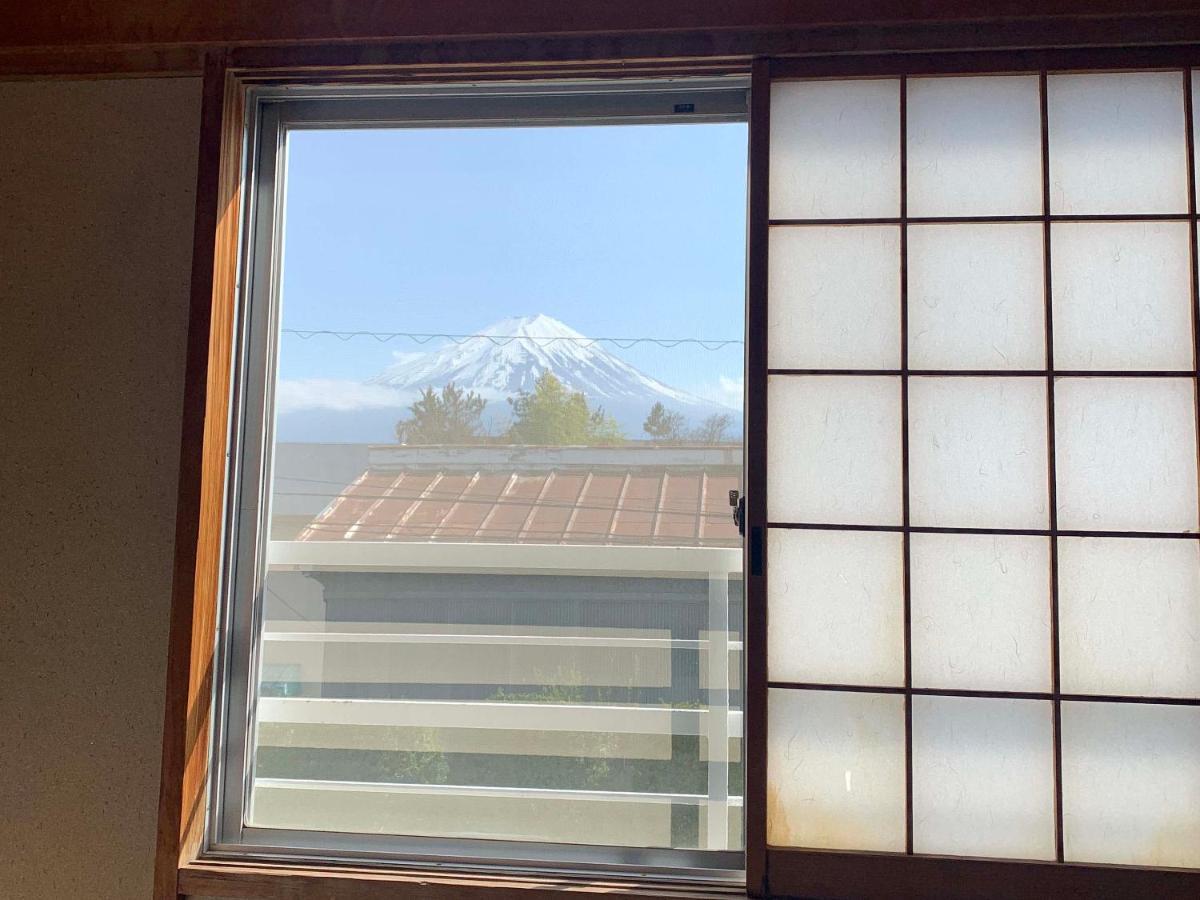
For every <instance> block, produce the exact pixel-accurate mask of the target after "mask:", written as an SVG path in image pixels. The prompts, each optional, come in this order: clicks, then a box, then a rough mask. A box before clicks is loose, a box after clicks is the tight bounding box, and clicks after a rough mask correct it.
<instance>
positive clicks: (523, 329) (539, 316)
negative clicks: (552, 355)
mask: <svg viewBox="0 0 1200 900" xmlns="http://www.w3.org/2000/svg"><path fill="white" fill-rule="evenodd" d="M479 333H480V334H486V335H489V336H495V337H508V336H519V337H530V338H569V339H572V340H586V338H584V336H583V335H582V334H580V333H579V332H578V331H576V330H575V329H574V328H571V327H570V326H569V325H567V324H565V323H563V322H560V321H559V320H558V319H556V318H554V317H553V316H548V315H546V314H545V313H535V314H534V315H532V316H512V317H511V318H508V319H501V320H500V321H499V322H494V323H493V324H491V325H489V326H488V327H487V328H484V329H483V330H482V331H480V332H479Z"/></svg>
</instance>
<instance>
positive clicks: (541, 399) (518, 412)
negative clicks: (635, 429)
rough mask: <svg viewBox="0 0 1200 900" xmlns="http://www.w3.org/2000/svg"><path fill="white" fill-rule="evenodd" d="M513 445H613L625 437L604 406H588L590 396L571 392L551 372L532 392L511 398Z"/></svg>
mask: <svg viewBox="0 0 1200 900" xmlns="http://www.w3.org/2000/svg"><path fill="white" fill-rule="evenodd" d="M508 402H509V403H510V404H512V408H513V423H512V427H511V428H510V429H509V433H508V434H509V440H511V441H512V442H513V443H514V444H552V445H553V444H558V445H561V444H613V443H617V442H619V441H621V440H624V435H623V434H622V433H621V427H620V426H619V425H618V424H617V422H616V420H615V419H613V418H612V416H609V415H608V414H606V413H605V412H604V410H603V409H596V410H594V411H593V410H591V409H588V405H587V399H586V398H585V397H584V396H583V394H581V393H579V392H578V391H568V390H567V388H566V387H565V386H564V385H563V383H562V382H561V381H559V380H558V378H556V377H555V376H554V374H553V373H551V372H545V373H543V374H542V375H541V376H540V377H539V378H538V380H537V381H536V382H535V383H534V385H533V390H532V391H522V392H521V393H520V395H519V396H517V397H515V398H513V397H510V398H509V401H508Z"/></svg>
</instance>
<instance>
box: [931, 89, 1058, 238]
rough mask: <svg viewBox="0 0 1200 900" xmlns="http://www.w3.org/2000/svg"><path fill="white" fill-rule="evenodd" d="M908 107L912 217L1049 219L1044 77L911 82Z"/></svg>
mask: <svg viewBox="0 0 1200 900" xmlns="http://www.w3.org/2000/svg"><path fill="white" fill-rule="evenodd" d="M907 106H908V212H909V214H910V215H914V216H984V215H988V216H1016V215H1038V214H1040V213H1041V211H1042V135H1041V131H1042V126H1041V111H1040V100H1039V97H1038V79H1037V76H1036V75H1016V76H999V77H995V76H985V77H970V78H910V79H909V81H908V99H907Z"/></svg>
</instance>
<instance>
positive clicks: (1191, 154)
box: [746, 48, 1200, 900]
mask: <svg viewBox="0 0 1200 900" xmlns="http://www.w3.org/2000/svg"><path fill="white" fill-rule="evenodd" d="M1197 64H1200V54H1197V53H1194V52H1192V51H1188V50H1184V51H1179V50H1176V49H1171V50H1166V49H1155V48H1137V49H1134V48H1128V49H1114V50H1104V49H1094V50H1092V49H1087V50H1064V51H1054V50H1049V51H1044V50H1030V51H981V52H966V51H964V52H958V53H942V54H913V55H910V56H906V55H904V54H894V55H880V56H868V57H862V58H859V59H851V58H845V57H824V58H816V59H804V58H787V59H785V58H774V59H770V60H768V61H765V62H762V63H761V64H760V65H758V66H756V69H755V75H754V78H755V80H754V84H753V86H752V89H751V90H752V97H754V98H757V100H758V103H757V104H756V105H755V106H754V112H753V114H752V117H751V158H752V160H754V161H755V162H753V163H752V185H755V186H756V187H757V189H758V191H759V192H760V193H761V196H760V195H753V196H752V199H751V223H750V231H751V259H752V261H751V263H750V271H751V273H752V277H753V273H757V274H758V277H759V279H760V280H759V281H758V282H757V283H756V284H754V285H753V286H752V288H751V291H750V298H751V299H750V304H751V317H752V319H753V320H754V322H755V323H756V324H757V326H758V328H757V330H754V329H752V330H751V331H750V334H751V338H750V341H749V343H748V345H747V353H748V356H749V358H750V359H751V360H753V362H752V363H750V364H749V374H748V376H747V386H748V401H747V403H748V407H747V421H748V422H750V421H753V422H756V423H758V424H757V425H756V426H755V427H757V428H760V429H762V431H761V432H755V433H754V434H753V438H754V439H753V440H751V439H750V436H749V433H748V439H747V493H748V495H749V496H751V497H762V496H765V494H766V491H767V490H769V486H768V484H767V479H766V465H767V433H766V419H767V410H766V403H765V400H763V399H762V398H765V396H766V393H767V378H768V374H769V373H770V374H785V375H803V374H814V375H818V374H826V375H828V374H836V373H839V372H840V373H842V374H853V372H851V371H850V370H807V369H803V370H795V369H780V370H777V369H770V368H769V367H768V363H767V325H766V321H767V319H766V307H767V304H768V299H767V286H766V271H767V262H768V258H767V257H768V244H769V240H768V232H769V230H770V227H771V226H773V225H775V226H778V225H784V226H787V225H793V224H798V225H806V224H810V220H790V219H784V220H777V219H773V218H771V216H770V212H769V204H768V197H767V191H768V186H769V142H770V103H769V97H770V87H771V85H772V84H773V83H775V82H776V81H781V82H782V81H793V80H823V79H838V80H843V79H844V80H855V79H872V78H892V79H900V81H901V83H902V85H903V82H904V80H905V79H907V78H910V77H912V78H916V77H923V76H924V77H936V76H954V75H1020V74H1033V75H1037V76H1038V77H1039V82H1040V85H1039V91H1040V96H1041V103H1042V109H1041V116H1042V145H1043V146H1042V153H1043V160H1042V166H1043V182H1044V185H1043V187H1044V190H1048V186H1047V185H1046V183H1045V181H1046V179H1047V178H1048V175H1047V173H1046V171H1045V167H1046V166H1047V165H1048V163H1047V160H1046V155H1045V154H1046V147H1045V142H1046V140H1047V126H1046V106H1045V103H1046V90H1045V82H1046V77H1047V75H1049V74H1060V73H1075V72H1078V73H1088V72H1120V71H1154V70H1158V71H1168V72H1174V73H1179V75H1180V77H1181V79H1182V80H1183V83H1184V100H1185V103H1186V141H1187V153H1188V160H1187V162H1188V167H1189V168H1188V210H1187V211H1186V212H1183V213H1178V214H1170V215H1161V216H1159V215H1120V216H1118V215H1112V216H1069V215H1066V216H1064V215H1056V214H1051V213H1050V211H1049V208H1048V207H1047V208H1045V209H1043V212H1042V214H1040V215H1038V216H1034V217H1014V220H1022V221H1023V220H1025V219H1027V218H1030V219H1031V220H1036V221H1038V222H1043V221H1044V222H1046V223H1049V222H1052V221H1071V220H1076V221H1103V220H1109V219H1111V220H1118V219H1119V220H1121V221H1139V220H1145V221H1153V220H1156V219H1163V220H1167V219H1170V220H1177V221H1187V222H1188V223H1189V233H1190V238H1191V242H1192V244H1191V245H1192V247H1193V248H1195V247H1196V236H1197V224H1198V214H1197V203H1196V187H1195V166H1194V165H1193V162H1194V158H1195V152H1196V151H1195V147H1194V146H1193V144H1194V131H1193V128H1194V121H1193V119H1194V104H1193V97H1192V74H1193V72H1200V69H1197V68H1195V67H1196V66H1197ZM900 104H901V106H900V117H901V124H900V128H901V133H900V155H901V161H900V165H901V170H902V172H903V169H904V165H905V163H904V156H905V149H906V148H905V139H904V128H905V124H904V93H903V87H902V88H901V99H900ZM901 178H902V182H903V174H902V176H901ZM903 187H904V186H903V183H902V184H901V190H902V194H901V198H902V199H901V204H902V205H901V212H900V214H899V216H898V217H895V218H887V219H880V220H878V223H879V224H892V223H895V224H898V225H901V227H903V226H904V225H905V224H908V223H914V222H925V221H930V220H931V219H930V218H922V217H910V216H908V215H907V213H906V210H905V206H904V202H905V200H904V194H903ZM1004 218H1005V217H1002V216H1001V217H996V216H978V217H976V216H967V217H937V221H946V222H960V221H966V222H971V221H975V220H976V219H979V220H983V221H1000V220H1003V219H1004ZM841 221H842V220H811V224H814V225H830V224H839V223H840V222H841ZM851 221H852V222H853V223H854V224H864V223H865V224H876V221H875V220H870V219H862V220H860V219H854V220H845V222H847V223H849V222H851ZM1046 230H1047V233H1048V230H1049V226H1048V224H1047V226H1046ZM1197 252H1198V251H1196V250H1195V249H1193V253H1192V263H1191V266H1192V275H1191V300H1192V308H1193V310H1195V309H1196V303H1197V301H1198V299H1200V297H1198V293H1200V285H1198V277H1197V260H1196V255H1197ZM902 253H903V251H902ZM902 270H903V264H902ZM1045 271H1046V273H1048V272H1049V260H1047V261H1046V263H1045ZM1046 277H1047V278H1048V277H1049V276H1048V274H1047V275H1046ZM904 290H905V289H904V286H903V284H902V287H901V291H902V295H901V310H902V315H903V309H904V304H905V299H906V298H905V296H904ZM1046 310H1047V313H1046V314H1047V317H1048V316H1049V315H1050V306H1049V304H1047V307H1046ZM1193 315H1196V313H1195V312H1194V313H1193ZM904 327H905V325H904V322H903V319H902V323H901V328H902V329H904ZM1193 327H1194V328H1195V327H1200V326H1196V325H1195V323H1193ZM903 334H904V332H903V331H902V339H903ZM1195 365H1200V357H1197V359H1196V360H1195V361H1194V366H1195ZM864 371H865V370H864ZM917 371H918V370H916V369H909V368H908V367H907V363H906V361H902V362H901V367H900V369H897V370H895V373H894V374H897V375H901V376H903V378H904V379H907V377H908V376H909V375H910V374H913V373H915V372H917ZM1054 371H1055V373H1056V374H1070V373H1058V372H1057V370H1054ZM871 372H872V374H881V373H880V372H879V371H876V370H871ZM929 374H936V375H943V376H944V375H946V374H947V373H946V372H943V371H941V370H931V371H930V373H929ZM951 374H969V373H951ZM986 374H987V375H988V376H989V377H1000V378H1003V377H1005V376H1007V375H1011V374H1012V373H1010V372H1007V371H1004V370H997V371H995V372H991V371H988V372H987V373H986ZM1090 374H1122V373H1090ZM1124 374H1128V373H1124ZM1135 374H1137V373H1135ZM1167 374H1168V373H1163V375H1164V377H1166V375H1167ZM1172 374H1176V375H1178V374H1180V373H1172ZM1182 374H1184V375H1186V376H1187V377H1189V378H1190V379H1191V380H1192V381H1193V384H1194V386H1195V388H1196V390H1198V391H1200V369H1198V370H1196V371H1192V370H1188V371H1186V372H1184V373H1182ZM1197 396H1198V397H1200V394H1197ZM756 399H758V400H759V402H758V403H756V402H755V401H756ZM901 402H902V404H903V402H904V401H903V400H902V401H901ZM1197 402H1200V400H1198V401H1197ZM1050 408H1051V410H1052V409H1053V406H1052V404H1051V407H1050ZM1197 427H1200V418H1198V419H1197ZM904 440H905V447H904V450H903V455H904V457H905V460H904V467H905V476H904V481H905V483H907V446H906V441H907V438H904ZM1051 440H1053V434H1052V433H1051ZM1049 464H1050V466H1051V478H1053V465H1054V463H1053V458H1051V460H1050V462H1049ZM1051 503H1053V501H1052V500H1051ZM765 506H766V505H765V503H758V504H752V505H751V508H750V510H749V513H748V525H749V527H750V528H751V529H752V530H753V529H761V530H762V533H763V534H765V533H766V531H767V528H768V526H770V527H781V526H780V523H776V522H770V523H769V522H768V518H767V511H766V508H765ZM1051 515H1052V516H1053V512H1051ZM782 527H784V528H787V527H789V526H788V525H786V524H783V525H782ZM796 527H805V526H796ZM822 527H829V528H835V529H851V530H852V526H822ZM885 530H889V531H901V532H903V533H905V534H908V533H911V532H914V531H937V530H938V529H921V528H916V527H914V526H911V525H910V524H909V521H908V516H907V513H906V515H905V520H904V523H903V525H902V526H899V527H897V528H894V529H893V528H890V527H889V528H887V529H885ZM949 530H950V531H962V530H963V529H949ZM966 530H967V531H970V530H971V529H966ZM984 530H986V529H984ZM1060 531H1061V530H1060V529H1058V528H1057V525H1056V523H1055V522H1054V520H1053V518H1052V519H1051V523H1050V526H1049V528H1048V529H1046V530H1045V533H1047V534H1055V535H1056V534H1058V533H1060ZM1039 533H1042V532H1040V531H1039ZM1066 533H1069V532H1066ZM752 534H753V532H752ZM758 540H761V539H758ZM751 546H754V547H757V546H758V543H756V539H755V538H754V537H753V536H752V538H751ZM766 552H767V551H766V546H765V542H762V549H761V550H759V551H758V553H759V555H760V559H758V560H753V558H752V561H751V562H749V564H748V569H747V587H746V603H747V610H748V615H749V616H750V622H749V624H748V631H747V638H746V641H747V654H748V655H750V654H752V653H754V649H755V648H757V651H758V654H757V655H758V656H759V657H765V654H766V646H767V644H766V636H767V627H768V626H767V622H766V616H767V612H766V607H767V571H768V569H767V565H766ZM1052 593H1053V597H1052V601H1051V602H1052V610H1053V612H1052V619H1053V624H1052V626H1051V627H1052V642H1053V645H1054V646H1055V647H1056V646H1057V641H1058V638H1057V636H1056V632H1057V618H1058V614H1057V587H1055V588H1054V590H1053V592H1052ZM909 599H910V598H909V587H908V584H907V575H906V577H905V630H906V657H907V654H908V650H907V631H908V627H909V622H908V619H909V608H908V607H909ZM1052 652H1054V651H1052ZM750 663H751V665H754V670H753V671H754V672H755V675H756V676H757V678H760V679H761V680H757V678H756V680H755V681H754V684H756V685H758V686H759V687H760V688H761V690H757V691H754V690H752V689H751V688H750V687H749V686H748V695H747V702H746V716H747V726H746V727H747V734H750V733H751V732H752V731H754V733H755V734H756V735H758V738H759V739H758V740H755V741H753V742H752V743H749V744H748V752H749V753H755V754H757V757H756V759H754V760H753V761H748V762H747V771H748V772H750V771H753V772H755V773H756V777H755V778H753V779H751V778H749V776H748V781H747V791H746V804H747V809H751V808H753V809H756V810H758V811H759V812H760V817H761V819H762V821H761V822H760V821H755V822H754V826H755V828H761V831H760V832H758V833H757V834H756V838H758V839H761V849H759V848H758V844H757V841H756V845H755V846H756V849H755V852H756V853H761V867H762V868H761V870H758V869H757V867H756V868H755V870H754V871H755V874H756V875H757V876H758V877H757V878H756V879H755V880H754V881H752V882H751V884H752V885H754V886H756V887H757V889H758V890H759V891H760V892H761V893H760V894H754V893H753V891H754V888H753V887H752V889H751V891H752V895H755V896H772V897H773V896H812V897H821V898H827V897H828V898H834V897H859V898H876V897H878V898H885V897H891V896H904V897H910V898H914V900H924V898H928V900H938V898H964V900H965V898H973V897H983V896H987V897H996V898H1026V897H1028V898H1034V897H1038V898H1056V897H1091V896H1126V895H1128V896H1154V897H1163V898H1174V897H1179V898H1183V897H1188V896H1195V895H1196V893H1197V891H1200V869H1185V868H1167V867H1148V866H1127V865H1111V864H1093V863H1079V862H1063V861H1040V860H1016V859H1003V858H986V857H968V856H941V855H933V854H919V853H914V852H913V849H912V821H911V817H912V769H911V765H912V762H911V760H912V754H911V752H907V753H906V769H907V774H906V779H907V782H908V784H907V786H906V793H907V795H908V799H907V803H906V806H907V810H908V812H907V816H908V822H907V827H906V841H907V848H906V851H905V852H896V853H884V852H876V851H851V850H824V849H806V848H795V847H781V846H774V845H770V844H768V843H767V837H766V826H765V818H766V807H767V779H766V775H765V773H766V767H767V746H766V741H765V740H762V738H763V737H765V735H763V734H762V732H759V731H757V728H759V727H769V726H767V723H766V693H767V689H768V687H773V688H775V689H783V690H789V689H793V688H794V689H799V690H809V689H819V688H820V687H822V686H821V685H809V684H793V683H790V682H775V681H773V680H772V681H768V679H767V675H766V672H765V668H766V664H765V659H757V660H756V659H755V657H754V656H750ZM760 668H761V669H762V671H761V672H760V671H759V669H760ZM907 668H908V664H907V661H906V669H907ZM1053 671H1054V684H1053V689H1052V690H1051V691H1049V692H1039V693H1038V694H1037V696H1038V697H1039V698H1040V697H1043V696H1045V697H1047V698H1051V699H1052V700H1053V703H1054V707H1055V710H1054V711H1055V723H1054V724H1055V728H1054V732H1055V757H1056V758H1055V770H1056V779H1055V822H1056V842H1057V845H1058V854H1059V857H1060V860H1061V854H1062V811H1061V804H1062V801H1061V774H1060V769H1061V760H1060V758H1059V748H1060V747H1061V744H1060V738H1059V737H1058V707H1059V705H1060V703H1061V702H1062V700H1063V699H1072V695H1070V694H1068V693H1065V692H1062V691H1061V690H1060V688H1059V685H1058V677H1057V675H1058V662H1057V655H1056V654H1055V658H1054V662H1053ZM826 687H828V686H826ZM832 689H835V690H837V689H839V688H836V687H834V688H832ZM840 689H841V690H861V689H863V688H860V687H857V686H854V687H843V688H840ZM870 690H871V691H873V692H879V693H885V694H893V693H901V694H908V695H910V696H915V695H919V694H923V693H935V694H939V695H946V694H955V693H958V694H961V695H964V696H967V695H969V696H1004V695H1006V692H1003V691H963V692H955V691H943V690H937V691H925V690H922V689H915V688H913V687H912V686H911V675H908V674H907V673H906V687H904V688H898V689H893V688H871V689H870ZM1007 695H1012V692H1007ZM1086 699H1104V698H1101V697H1089V698H1086ZM1133 702H1142V701H1140V700H1134V701H1133ZM1147 702H1149V701H1147ZM1165 702H1168V703H1171V702H1178V701H1172V700H1170V699H1168V700H1166V701H1165ZM911 729H912V725H911V714H910V713H907V712H906V716H905V732H906V743H911ZM747 815H748V827H749V822H750V820H749V813H748V814H747ZM748 844H749V839H748Z"/></svg>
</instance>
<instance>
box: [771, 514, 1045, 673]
mask: <svg viewBox="0 0 1200 900" xmlns="http://www.w3.org/2000/svg"><path fill="white" fill-rule="evenodd" d="M911 540H912V547H911V553H912V568H911V576H910V578H911V584H912V678H913V685H914V686H916V687H921V688H951V689H966V690H1004V691H1046V690H1049V689H1050V541H1049V539H1048V538H1044V537H1031V536H1026V535H997V534H914V535H913V536H912V538H911ZM772 567H774V558H773V557H772ZM772 622H774V619H772Z"/></svg>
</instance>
